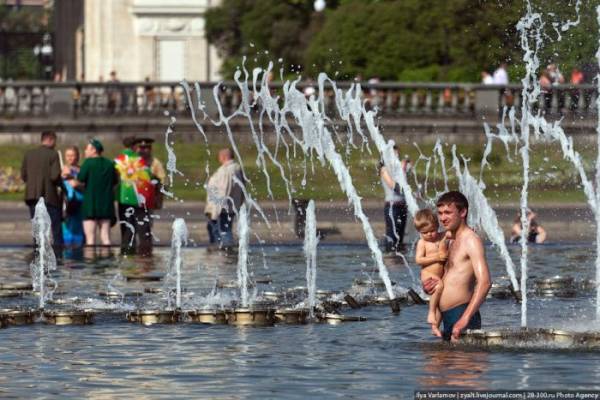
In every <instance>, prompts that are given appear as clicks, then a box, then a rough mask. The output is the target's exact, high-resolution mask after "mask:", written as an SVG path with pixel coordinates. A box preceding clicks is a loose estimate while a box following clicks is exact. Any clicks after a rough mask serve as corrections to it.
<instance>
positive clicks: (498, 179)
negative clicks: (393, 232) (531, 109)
mask: <svg viewBox="0 0 600 400" xmlns="http://www.w3.org/2000/svg"><path fill="white" fill-rule="evenodd" d="M105 146H106V152H105V155H106V156H107V157H111V158H112V157H114V156H115V155H116V154H117V152H118V151H119V150H120V146H119V145H118V144H112V143H105ZM432 147H433V146H432V145H420V148H421V150H422V151H423V153H424V154H425V155H428V154H430V153H431V151H432ZM576 147H578V149H579V151H581V153H582V156H583V158H584V160H585V165H586V170H587V172H588V175H590V174H591V173H593V165H594V163H593V161H594V158H595V154H594V148H595V146H591V145H589V144H587V145H586V144H585V143H583V144H581V145H580V146H576ZM29 148H31V146H26V145H12V144H11V145H2V146H0V167H12V168H16V169H18V168H19V166H20V163H21V159H22V157H23V154H24V153H25V151H26V150H27V149H29ZM457 148H458V153H460V154H463V155H464V156H465V157H466V158H469V159H471V160H472V161H470V162H469V168H470V171H471V173H472V174H473V176H475V177H478V176H479V170H480V160H481V157H482V155H483V146H482V145H474V144H459V145H458V146H457ZM174 149H175V153H176V155H177V168H178V169H179V170H180V171H181V172H182V174H183V176H179V175H175V177H174V182H175V183H174V193H175V194H176V196H177V197H178V198H181V199H185V200H202V199H204V198H205V195H206V193H205V190H204V187H203V185H204V183H205V181H206V179H207V176H206V162H207V159H208V160H209V170H210V171H211V172H212V171H214V170H215V169H216V168H217V161H216V153H217V151H218V149H219V146H218V145H209V146H208V147H206V146H205V145H204V144H201V143H189V142H185V143H183V142H177V143H175V144H174ZM450 149H451V145H445V146H444V153H445V156H446V166H447V168H448V169H449V168H450V163H451V151H450ZM339 150H340V152H341V153H343V154H344V158H345V161H346V163H347V165H348V167H349V169H350V172H351V174H352V177H353V182H354V184H355V186H356V187H357V190H358V192H359V194H360V195H361V196H362V197H363V198H366V199H378V198H381V197H382V189H381V187H380V184H379V178H378V176H377V163H378V157H377V151H376V149H375V148H374V147H372V148H371V153H369V152H368V151H367V149H363V150H361V149H353V150H352V151H346V149H345V148H340V149H339ZM239 151H240V154H241V156H242V159H243V160H244V163H243V164H244V169H245V171H246V174H247V176H248V177H249V178H250V180H251V186H250V190H251V192H252V193H253V196H254V197H255V198H257V199H266V198H268V190H267V179H266V178H265V175H264V174H263V171H262V169H261V168H259V167H258V166H257V163H256V155H257V153H256V150H255V149H254V148H253V147H251V146H249V145H245V146H241V147H240V148H239ZM291 152H292V153H293V149H291ZM301 153H302V152H301V149H299V148H297V149H296V157H293V156H292V157H290V159H289V161H288V159H287V158H286V157H285V153H284V149H283V148H280V149H279V153H278V156H277V159H278V160H279V162H280V163H281V165H282V166H283V168H284V172H285V176H286V178H288V179H289V180H291V182H293V193H292V196H294V197H302V198H313V199H316V200H329V199H331V200H342V199H345V195H344V193H342V191H341V190H340V188H339V184H338V182H337V179H336V177H335V175H334V173H333V172H332V170H331V169H330V168H329V166H328V165H324V166H322V165H321V163H320V161H319V160H318V159H317V158H316V157H315V158H312V159H308V160H305V158H304V157H303V156H300V154H301ZM155 154H156V156H157V157H158V158H159V159H161V160H162V161H163V162H164V163H165V164H166V154H167V153H166V150H165V147H164V144H163V143H158V142H157V143H156V144H155ZM405 154H407V155H408V156H409V157H410V159H411V160H413V162H414V161H415V160H417V158H418V155H419V153H418V150H417V149H416V148H415V147H414V146H403V147H402V148H401V155H402V156H404V155H405ZM265 157H266V155H265ZM511 157H512V158H513V161H512V162H511V161H509V160H508V158H507V155H506V151H505V150H504V148H503V147H502V146H500V145H499V144H495V145H494V151H493V152H492V154H491V155H490V156H489V157H488V159H489V161H490V163H491V164H492V168H491V169H486V170H485V172H484V175H483V177H484V182H485V184H486V186H487V189H486V195H487V196H488V198H490V200H491V201H492V202H493V203H503V202H513V203H514V202H518V200H519V196H520V187H521V182H522V172H521V171H522V169H521V161H520V158H519V157H518V156H517V155H516V154H515V152H514V149H512V150H511ZM305 163H306V165H307V166H306V184H305V185H302V178H303V175H304V171H305V168H304V165H305ZM433 164H434V163H432V167H431V168H430V174H429V181H428V189H429V190H428V194H429V195H430V196H432V195H433V194H434V193H435V192H436V190H437V191H441V190H442V189H443V179H442V178H441V170H440V166H439V164H437V167H436V168H434V166H433ZM267 165H268V166H267V171H268V174H269V176H270V179H271V190H272V193H273V196H274V198H275V199H279V200H281V199H287V192H286V186H285V184H284V181H283V179H282V178H281V174H280V171H279V169H278V168H277V167H276V166H275V164H274V163H273V162H271V161H268V163H267ZM434 169H435V170H436V171H434ZM424 171H425V162H424V161H423V160H421V161H419V162H418V163H417V165H416V172H417V177H418V181H419V182H423V180H424V177H425V172H424ZM530 171H531V183H530V186H531V190H530V199H531V201H532V202H534V203H548V202H551V203H561V202H565V203H569V202H584V201H585V196H584V194H583V191H582V190H581V187H580V185H579V184H580V182H579V177H578V174H577V173H576V171H575V170H574V168H573V167H572V166H571V165H570V163H569V162H568V161H566V160H564V159H563V158H562V155H561V152H560V148H559V147H558V146H556V145H547V144H545V145H534V146H533V151H532V155H531V169H530ZM448 174H449V185H450V188H453V187H454V188H455V187H456V178H455V176H454V171H453V170H451V169H449V170H448ZM410 182H411V184H413V187H415V184H414V183H415V182H414V179H413V178H412V177H410ZM20 198H22V194H21V193H1V194H0V200H17V199H20Z"/></svg>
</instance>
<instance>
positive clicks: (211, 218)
mask: <svg viewBox="0 0 600 400" xmlns="http://www.w3.org/2000/svg"><path fill="white" fill-rule="evenodd" d="M218 159H219V163H220V164H221V166H220V167H219V168H218V169H217V170H216V171H215V173H214V174H213V175H212V176H211V177H210V179H209V180H208V184H207V187H206V208H205V209H204V213H205V214H206V216H207V217H208V223H207V229H208V237H209V241H210V243H211V244H218V245H219V247H221V248H228V247H231V246H233V233H232V228H233V220H234V217H235V214H236V213H237V211H238V210H239V208H240V207H241V205H242V204H243V203H244V200H245V196H244V175H243V173H242V169H241V168H240V165H239V164H238V163H236V162H235V160H234V159H233V151H232V150H231V149H221V150H220V151H219V155H218Z"/></svg>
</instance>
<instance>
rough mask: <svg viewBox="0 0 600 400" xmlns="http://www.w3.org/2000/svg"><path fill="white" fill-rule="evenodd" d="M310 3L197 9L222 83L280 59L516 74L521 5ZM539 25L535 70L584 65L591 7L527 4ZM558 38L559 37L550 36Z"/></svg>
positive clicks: (313, 67)
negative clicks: (318, 6) (501, 68)
mask: <svg viewBox="0 0 600 400" xmlns="http://www.w3.org/2000/svg"><path fill="white" fill-rule="evenodd" d="M312 3H313V1H312V0H261V1H251V0H224V1H223V2H222V4H221V6H219V7H216V8H214V9H211V10H209V11H208V12H207V14H206V18H207V35H208V39H209V41H210V42H211V43H213V44H215V45H216V46H217V48H218V49H219V51H220V54H221V55H222V56H223V57H224V59H225V63H224V66H223V70H222V72H223V74H224V76H225V77H226V78H230V77H231V76H232V73H233V71H235V69H236V68H237V67H238V66H239V65H241V60H242V57H243V56H246V57H247V63H246V66H247V67H248V68H253V67H254V66H261V67H264V66H266V65H267V63H268V62H269V61H275V62H277V60H278V59H280V58H281V59H283V60H284V62H283V64H277V65H276V72H278V68H279V67H282V68H284V70H285V72H284V73H285V74H288V73H290V72H299V71H301V72H302V73H303V74H307V75H310V76H313V77H314V76H316V75H317V74H318V73H319V72H322V71H323V72H326V73H328V74H329V75H330V76H332V77H335V78H336V79H352V78H354V77H357V76H362V77H364V78H370V77H379V78H380V79H382V80H403V81H471V82H473V81H479V79H480V75H479V74H480V71H482V70H483V69H488V70H491V69H494V68H495V67H497V66H498V65H499V64H500V63H502V62H507V63H508V65H509V67H510V69H509V71H510V75H511V80H512V81H517V80H518V79H519V77H520V76H521V75H522V73H523V71H522V69H523V60H522V59H523V49H522V48H521V43H520V37H519V32H517V29H516V25H517V23H518V22H519V20H520V19H521V18H522V16H523V15H524V14H525V10H526V2H524V1H523V0H518V1H498V0H477V1H475V0H430V1H423V0H336V1H331V0H328V1H327V9H326V10H325V11H324V12H323V13H316V12H314V11H313V9H312ZM531 4H532V8H533V11H534V12H539V13H541V15H542V17H543V20H544V24H545V25H544V44H543V47H542V49H541V50H540V52H539V57H540V62H541V65H542V67H543V66H545V65H546V64H548V63H550V62H554V63H557V64H559V67H560V68H561V70H563V71H564V72H568V71H570V70H571V69H572V68H573V67H574V66H580V65H582V64H586V63H587V64H589V63H590V61H594V55H595V52H596V49H597V47H598V41H597V38H598V37H599V36H600V33H598V26H597V21H596V10H595V7H596V6H597V5H598V4H600V0H582V1H581V10H580V13H579V15H580V22H579V24H577V25H576V26H571V27H570V28H569V29H568V30H565V31H563V30H562V26H564V24H565V22H567V21H575V20H576V19H577V15H576V12H575V4H576V0H531ZM559 37H560V39H561V40H559Z"/></svg>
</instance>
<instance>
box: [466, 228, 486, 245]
mask: <svg viewBox="0 0 600 400" xmlns="http://www.w3.org/2000/svg"><path fill="white" fill-rule="evenodd" d="M461 242H462V243H464V244H465V245H466V246H468V247H472V246H476V247H483V240H482V239H481V237H480V236H479V235H478V234H477V232H475V231H474V230H473V229H471V228H467V229H465V230H464V232H463V237H462V240H461Z"/></svg>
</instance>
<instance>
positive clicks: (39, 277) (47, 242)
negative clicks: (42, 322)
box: [31, 197, 56, 309]
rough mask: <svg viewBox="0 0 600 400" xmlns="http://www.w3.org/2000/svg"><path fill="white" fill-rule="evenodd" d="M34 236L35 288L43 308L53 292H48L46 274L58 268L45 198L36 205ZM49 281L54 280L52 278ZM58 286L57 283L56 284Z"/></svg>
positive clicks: (33, 276) (32, 267) (33, 271)
mask: <svg viewBox="0 0 600 400" xmlns="http://www.w3.org/2000/svg"><path fill="white" fill-rule="evenodd" d="M32 227H33V237H34V238H35V244H36V248H35V259H34V260H33V262H32V263H31V277H32V279H33V288H34V290H36V291H37V292H38V293H39V296H40V299H39V308H40V309H43V308H44V305H45V302H46V300H47V299H51V298H52V292H53V290H51V291H48V292H46V274H49V273H50V272H51V271H54V270H55V269H56V257H55V255H54V250H53V249H52V236H51V233H50V232H51V220H50V215H49V214H48V210H47V209H46V204H45V202H44V198H43V197H42V198H40V199H39V200H38V202H37V204H36V206H35V212H34V215H33V220H32ZM48 280H49V281H51V282H53V281H52V280H51V279H50V278H48ZM54 288H56V284H55V285H54Z"/></svg>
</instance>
